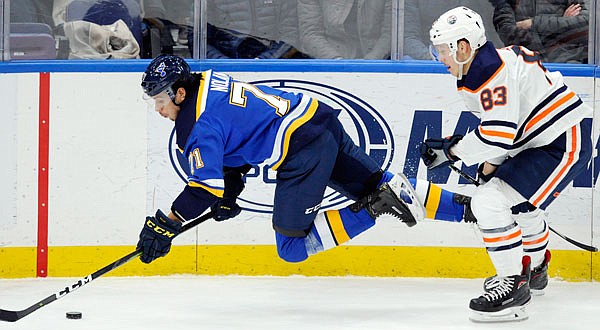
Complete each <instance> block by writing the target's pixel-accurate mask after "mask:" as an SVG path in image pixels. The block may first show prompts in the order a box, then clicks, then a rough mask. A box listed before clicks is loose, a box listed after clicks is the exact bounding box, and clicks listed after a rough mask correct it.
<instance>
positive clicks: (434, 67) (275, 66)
mask: <svg viewBox="0 0 600 330" xmlns="http://www.w3.org/2000/svg"><path fill="white" fill-rule="evenodd" d="M188 62H189V63H190V66H191V68H192V70H194V71H202V70H208V69H214V70H215V71H223V72H381V73H417V74H418V73H423V74H449V73H448V72H447V70H446V67H445V66H444V65H443V64H442V63H439V62H435V61H424V60H419V61H417V60H411V61H390V60H191V59H190V60H188ZM148 63H150V59H140V60H100V61H98V60H39V61H9V62H0V73H22V72H140V73H141V72H144V70H145V69H146V66H147V65H148ZM544 66H546V68H548V70H550V71H560V72H561V73H562V74H563V75H564V76H571V77H594V76H596V77H600V69H598V68H596V67H594V66H593V65H586V64H560V63H553V64H544ZM597 69H598V70H597ZM597 71H598V72H597ZM452 87H454V86H449V88H452Z"/></svg>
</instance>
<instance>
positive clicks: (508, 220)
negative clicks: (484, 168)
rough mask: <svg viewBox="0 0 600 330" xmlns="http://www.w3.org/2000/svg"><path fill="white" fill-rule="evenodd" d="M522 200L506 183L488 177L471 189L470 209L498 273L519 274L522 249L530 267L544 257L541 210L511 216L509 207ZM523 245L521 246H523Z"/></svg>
mask: <svg viewBox="0 0 600 330" xmlns="http://www.w3.org/2000/svg"><path fill="white" fill-rule="evenodd" d="M523 202H526V199H525V198H524V197H523V196H521V194H519V193H518V192H517V191H516V190H514V189H513V188H512V187H511V186H509V185H508V184H507V183H506V182H504V181H502V180H500V179H498V178H492V179H491V180H490V181H489V182H488V183H486V184H484V185H481V186H479V187H478V188H477V190H476V191H475V194H474V195H473V198H472V200H471V209H472V211H473V214H474V215H475V217H476V218H477V224H478V226H479V229H480V230H481V234H482V236H483V242H484V244H485V247H486V249H487V252H488V254H489V256H490V259H491V261H492V263H493V264H494V267H495V268H496V273H497V274H498V276H510V275H516V274H521V271H522V263H521V261H522V258H523V255H524V251H525V253H526V254H527V255H529V256H531V261H532V262H531V263H532V266H537V265H539V264H540V263H541V262H542V260H543V258H544V251H545V247H546V245H547V243H548V228H547V226H546V223H545V221H544V212H543V211H541V210H539V209H536V210H534V211H533V212H528V213H521V214H518V215H513V214H512V211H511V207H512V206H513V205H517V204H520V203H523ZM524 246H525V248H524Z"/></svg>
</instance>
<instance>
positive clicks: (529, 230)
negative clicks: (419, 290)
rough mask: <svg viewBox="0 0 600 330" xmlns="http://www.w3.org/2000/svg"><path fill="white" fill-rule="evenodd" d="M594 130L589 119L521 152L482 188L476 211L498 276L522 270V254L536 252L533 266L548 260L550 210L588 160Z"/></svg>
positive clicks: (475, 202) (474, 206) (475, 199)
mask: <svg viewBox="0 0 600 330" xmlns="http://www.w3.org/2000/svg"><path fill="white" fill-rule="evenodd" d="M590 130H591V127H590V124H589V122H588V121H585V120H584V121H582V122H581V123H580V124H578V125H575V126H573V127H572V128H571V129H569V130H568V131H567V132H565V133H564V134H562V135H561V136H559V137H558V138H557V139H556V140H555V141H553V142H552V143H551V144H549V145H547V146H544V147H540V148H534V149H527V150H524V151H522V152H521V153H519V154H517V155H516V156H514V157H512V158H509V159H508V160H507V161H505V162H504V163H503V164H502V165H501V166H500V167H498V170H497V171H496V173H495V177H494V178H492V179H491V180H490V181H489V182H488V183H486V184H484V185H481V186H479V187H478V188H477V190H476V192H475V194H474V195H473V197H472V199H471V210H472V211H473V214H474V215H475V217H476V218H477V223H478V225H479V228H480V229H481V234H482V236H483V242H484V245H485V247H486V249H487V252H488V254H489V256H490V259H491V261H492V263H493V264H494V267H495V268H496V272H497V274H498V276H510V275H515V274H520V273H521V270H522V269H521V268H522V265H521V260H522V257H523V255H528V256H530V257H531V266H532V267H537V266H539V265H540V264H541V263H542V262H543V260H544V253H545V250H546V247H547V246H548V239H549V231H548V229H549V228H548V225H547V224H546V220H545V218H546V214H545V209H546V207H547V206H548V205H549V204H550V203H551V202H552V201H554V200H555V199H556V197H557V196H559V194H560V192H561V191H562V190H563V189H564V188H565V187H566V186H567V185H568V184H569V183H570V182H571V181H573V178H575V177H576V176H577V175H578V174H579V173H580V172H581V170H582V169H584V168H586V166H587V164H588V163H589V161H590V158H591V150H592V147H591V138H590V137H591V134H590Z"/></svg>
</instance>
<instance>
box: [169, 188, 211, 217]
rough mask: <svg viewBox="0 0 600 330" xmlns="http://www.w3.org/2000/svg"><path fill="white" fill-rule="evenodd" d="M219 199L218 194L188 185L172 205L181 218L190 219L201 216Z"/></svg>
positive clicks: (172, 209) (172, 210) (174, 212)
mask: <svg viewBox="0 0 600 330" xmlns="http://www.w3.org/2000/svg"><path fill="white" fill-rule="evenodd" d="M216 201H217V196H215V195H213V194H211V193H209V192H208V191H206V190H204V189H202V188H197V187H190V186H186V187H185V189H183V191H182V192H181V193H180V194H179V196H177V198H176V199H175V201H173V204H172V205H171V212H173V214H175V215H176V216H177V217H178V218H179V220H182V221H188V220H192V219H196V218H197V217H199V216H200V215H201V214H202V213H203V212H204V211H205V210H206V209H208V208H209V207H211V206H212V205H213V204H214V203H215V202H216Z"/></svg>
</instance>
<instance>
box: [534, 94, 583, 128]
mask: <svg viewBox="0 0 600 330" xmlns="http://www.w3.org/2000/svg"><path fill="white" fill-rule="evenodd" d="M573 96H575V92H571V93H569V94H567V95H565V96H563V97H562V98H560V99H559V100H558V101H556V102H554V104H552V105H551V106H550V107H548V109H546V110H544V111H543V112H542V113H540V114H538V115H537V116H535V117H533V118H532V119H531V120H530V121H529V122H528V123H527V125H526V126H525V132H527V131H528V130H529V129H530V128H531V127H532V126H533V125H535V124H537V123H538V122H539V121H540V120H542V119H543V118H544V117H546V116H547V115H548V114H549V113H550V112H552V111H554V109H556V108H558V107H559V106H561V105H562V104H564V103H565V102H567V101H568V100H569V99H570V98H572V97H573Z"/></svg>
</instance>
